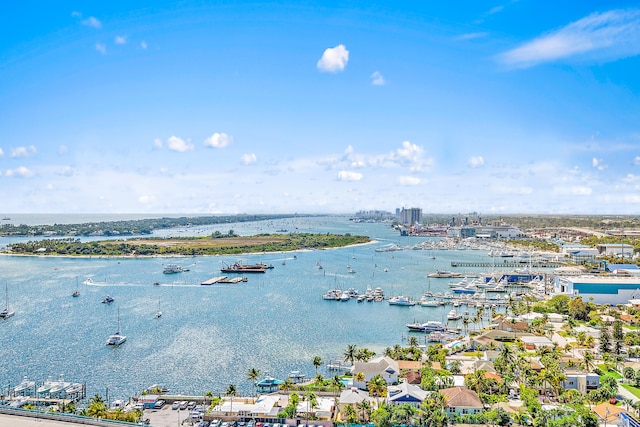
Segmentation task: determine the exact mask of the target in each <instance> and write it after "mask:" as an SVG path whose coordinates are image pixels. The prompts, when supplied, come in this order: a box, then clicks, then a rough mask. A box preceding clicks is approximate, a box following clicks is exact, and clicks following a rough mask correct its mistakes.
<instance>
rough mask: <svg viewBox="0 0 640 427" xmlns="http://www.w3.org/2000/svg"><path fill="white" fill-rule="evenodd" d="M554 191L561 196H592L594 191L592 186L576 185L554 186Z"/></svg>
mask: <svg viewBox="0 0 640 427" xmlns="http://www.w3.org/2000/svg"><path fill="white" fill-rule="evenodd" d="M553 192H554V193H555V194H557V195H560V196H590V195H591V193H593V190H592V189H591V187H587V186H584V185H574V186H570V187H554V188H553Z"/></svg>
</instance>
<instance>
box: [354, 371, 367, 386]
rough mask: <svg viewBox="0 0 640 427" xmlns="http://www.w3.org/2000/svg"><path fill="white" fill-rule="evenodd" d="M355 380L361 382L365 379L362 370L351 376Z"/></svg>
mask: <svg viewBox="0 0 640 427" xmlns="http://www.w3.org/2000/svg"><path fill="white" fill-rule="evenodd" d="M353 378H354V379H355V380H356V381H357V382H359V383H361V382H363V381H364V380H365V378H366V377H365V376H364V372H360V371H358V372H356V375H355V376H354V377H353Z"/></svg>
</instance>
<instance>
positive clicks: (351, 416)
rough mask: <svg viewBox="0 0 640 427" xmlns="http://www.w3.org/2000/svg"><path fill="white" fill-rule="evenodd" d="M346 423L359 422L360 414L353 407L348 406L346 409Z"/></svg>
mask: <svg viewBox="0 0 640 427" xmlns="http://www.w3.org/2000/svg"><path fill="white" fill-rule="evenodd" d="M344 421H346V422H347V424H356V423H357V422H358V413H357V412H356V410H355V408H354V407H353V406H351V405H347V406H345V408H344Z"/></svg>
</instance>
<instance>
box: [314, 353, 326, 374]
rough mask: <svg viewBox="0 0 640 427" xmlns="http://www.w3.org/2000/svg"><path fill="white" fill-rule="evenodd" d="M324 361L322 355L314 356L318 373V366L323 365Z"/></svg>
mask: <svg viewBox="0 0 640 427" xmlns="http://www.w3.org/2000/svg"><path fill="white" fill-rule="evenodd" d="M323 363H324V362H323V361H322V358H321V357H320V356H316V357H314V358H313V366H314V367H315V368H316V375H318V368H319V367H320V366H322V364H323Z"/></svg>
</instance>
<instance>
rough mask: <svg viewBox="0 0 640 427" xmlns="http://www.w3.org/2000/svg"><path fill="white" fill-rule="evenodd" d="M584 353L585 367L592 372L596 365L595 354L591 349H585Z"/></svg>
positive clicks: (583, 362)
mask: <svg viewBox="0 0 640 427" xmlns="http://www.w3.org/2000/svg"><path fill="white" fill-rule="evenodd" d="M582 355H583V356H584V360H583V361H582V364H583V366H584V369H585V370H586V371H589V372H590V371H591V370H592V369H593V368H594V366H595V364H594V359H595V356H594V354H593V352H592V351H590V350H585V351H583V352H582Z"/></svg>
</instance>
